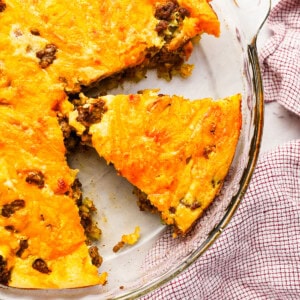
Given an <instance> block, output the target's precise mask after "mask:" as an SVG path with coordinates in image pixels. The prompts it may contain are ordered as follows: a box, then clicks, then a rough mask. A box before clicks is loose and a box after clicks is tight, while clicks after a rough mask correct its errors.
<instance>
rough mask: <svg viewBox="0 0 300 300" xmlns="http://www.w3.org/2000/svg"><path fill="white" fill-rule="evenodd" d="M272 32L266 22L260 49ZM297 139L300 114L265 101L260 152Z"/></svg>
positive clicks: (261, 34)
mask: <svg viewBox="0 0 300 300" xmlns="http://www.w3.org/2000/svg"><path fill="white" fill-rule="evenodd" d="M277 3H278V0H273V1H272V7H274V6H275V5H276V4H277ZM270 34H271V33H270V31H269V28H268V24H267V23H266V24H265V25H264V26H263V28H262V30H261V32H260V34H259V36H258V50H259V49H260V48H261V47H263V46H264V44H265V43H266V41H267V40H268V37H269V36H270ZM299 94H300V91H299ZM295 139H300V116H297V115H296V114H294V113H292V112H290V111H288V110H287V109H285V108H284V107H283V106H282V105H280V104H278V103H277V102H271V103H265V117H264V130H263V137H262V143H261V151H260V153H263V152H266V151H269V150H271V149H274V148H276V147H277V146H279V145H282V144H284V143H285V142H288V141H291V140H295Z"/></svg>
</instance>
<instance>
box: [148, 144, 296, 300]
mask: <svg viewBox="0 0 300 300" xmlns="http://www.w3.org/2000/svg"><path fill="white" fill-rule="evenodd" d="M142 299H144V300H146V299H147V300H149V299H151V300H152V299H155V300H157V299H162V300H196V299H201V300H206V299H207V300H227V299H228V300H231V299H238V300H262V299H264V300H267V299H268V300H269V299H276V300H277V299H278V300H292V299H295V300H299V299H300V140H298V141H292V142H289V143H287V144H285V145H283V146H280V147H278V148H277V149H275V150H273V151H271V152H269V153H265V154H264V155H262V156H261V158H260V160H259V163H258V165H257V168H256V170H255V172H254V175H253V180H252V182H251V184H250V186H249V188H248V191H247V193H246V196H245V198H244V199H243V201H242V202H241V204H240V207H239V209H238V210H237V212H236V214H235V215H234V217H233V218H232V220H231V222H230V223H229V225H228V226H227V227H226V230H225V231H224V232H223V233H222V234H221V236H220V237H219V239H217V241H216V242H215V243H214V244H213V245H212V246H211V247H210V248H209V249H208V250H207V252H205V254H204V255H203V256H202V257H201V258H200V259H199V260H198V261H196V263H194V264H193V265H192V266H190V267H189V268H188V269H187V270H186V271H185V272H183V273H182V274H180V275H179V276H178V277H176V278H175V279H173V280H172V281H171V282H169V283H167V284H166V285H165V286H163V287H161V288H159V289H158V290H156V291H154V292H152V293H150V294H148V295H147V296H144V297H143V298H142Z"/></svg>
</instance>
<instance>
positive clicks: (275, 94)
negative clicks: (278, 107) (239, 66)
mask: <svg viewBox="0 0 300 300" xmlns="http://www.w3.org/2000/svg"><path fill="white" fill-rule="evenodd" d="M268 26H269V28H270V29H271V31H272V32H273V35H272V37H271V38H270V39H269V41H268V43H267V44H266V45H265V46H264V47H263V49H262V51H261V53H260V61H261V66H262V74H263V83H264V89H265V101H266V102H271V101H278V102H279V103H280V104H282V105H283V106H285V107H286V108H287V109H289V110H290V111H292V112H294V113H296V114H298V115H300V0H281V1H280V2H279V3H278V4H277V5H276V6H275V7H274V9H273V10H272V11H271V13H270V16H269V18H268Z"/></svg>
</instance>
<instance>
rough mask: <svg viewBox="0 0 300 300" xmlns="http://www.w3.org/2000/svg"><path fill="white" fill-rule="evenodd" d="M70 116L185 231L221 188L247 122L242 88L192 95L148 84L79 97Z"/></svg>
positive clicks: (148, 201)
mask: <svg viewBox="0 0 300 300" xmlns="http://www.w3.org/2000/svg"><path fill="white" fill-rule="evenodd" d="M81 102H82V103H84V104H82V105H79V106H78V107H77V109H76V110H75V111H74V112H72V113H71V114H70V124H71V125H72V126H73V127H75V128H76V130H77V132H78V133H79V134H80V135H83V136H86V133H87V132H88V134H89V135H90V136H91V143H92V145H93V147H95V149H96V150H97V152H98V153H99V155H100V156H102V157H103V158H104V159H105V160H106V161H107V163H112V164H113V165H114V166H115V168H116V170H117V171H118V173H119V174H120V175H121V176H123V177H125V178H126V179H127V180H128V181H129V182H131V183H132V184H133V185H134V186H135V187H136V188H137V189H138V190H139V195H140V196H141V197H140V203H141V206H142V207H145V206H147V207H150V208H152V209H153V210H155V211H157V212H159V213H160V215H161V217H162V219H163V221H164V222H165V223H166V224H169V225H173V226H174V227H175V232H176V233H180V234H185V233H186V232H187V231H188V230H189V229H190V228H191V227H192V225H193V224H194V222H195V221H196V220H197V219H198V218H199V217H200V216H201V215H202V214H203V212H204V210H205V209H206V208H207V207H208V206H209V204H210V203H211V202H212V201H213V200H214V198H215V197H216V195H218V193H219V191H220V188H221V186H222V183H223V181H224V179H225V176H226V174H227V173H228V170H229V167H230V164H231V162H232V159H233V157H234V153H235V149H236V146H237V142H238V139H239V134H240V128H241V123H242V120H241V118H242V116H241V96H240V95H239V94H237V95H234V96H231V97H227V98H225V99H220V100H217V101H214V100H212V99H201V100H195V101H189V100H186V99H184V98H182V97H178V96H167V95H160V94H158V93H157V91H154V90H146V91H144V92H142V93H140V94H135V95H117V96H104V97H100V98H98V99H87V98H84V97H82V99H81Z"/></svg>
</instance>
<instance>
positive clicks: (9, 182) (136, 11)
mask: <svg viewBox="0 0 300 300" xmlns="http://www.w3.org/2000/svg"><path fill="white" fill-rule="evenodd" d="M164 3H165V1H151V0H143V1H140V0H139V1H137V0H122V1H112V0H106V1H85V0H80V1H66V0H62V1H52V0H48V1H41V0H26V1H24V0H0V28H1V30H0V49H1V51H0V283H1V284H5V285H10V286H13V287H22V288H69V287H79V286H88V285H94V284H103V283H105V281H106V274H105V273H103V274H102V275H99V274H98V269H97V267H96V266H94V265H92V263H91V259H90V257H89V253H88V247H87V246H86V236H85V233H84V230H83V228H82V225H81V220H80V217H79V212H78V207H77V205H76V203H75V201H74V199H73V197H72V193H73V190H72V184H73V182H74V180H75V177H76V174H77V171H76V170H72V169H71V168H70V167H69V166H68V164H67V161H66V157H65V154H66V149H65V146H64V137H63V134H62V131H61V128H60V125H59V122H58V119H57V114H58V113H60V114H63V115H65V114H67V113H68V112H69V111H71V110H73V106H72V104H71V103H69V102H68V95H67V92H78V91H79V90H80V88H81V86H82V85H88V84H90V83H92V82H94V81H96V80H100V79H101V78H104V77H107V76H110V75H111V74H114V73H116V72H120V71H121V70H123V69H126V68H128V67H131V66H135V65H138V64H140V63H142V62H143V60H144V59H145V58H146V55H147V53H148V52H149V51H148V50H149V49H150V48H152V49H157V51H159V49H160V48H162V47H163V46H164V43H165V41H164V40H163V38H162V37H161V36H159V34H158V33H157V30H156V26H157V24H158V22H159V21H158V19H157V18H155V17H154V14H155V10H156V9H157V5H160V4H162V5H163V4H164ZM179 4H180V5H182V7H185V8H186V9H188V10H189V16H187V17H186V18H185V20H184V22H183V23H184V24H183V25H182V28H181V29H180V30H179V31H178V35H176V39H175V38H174V39H173V41H171V42H170V45H169V47H170V49H176V47H180V46H181V45H182V44H183V43H186V41H187V40H189V39H190V38H192V37H194V36H195V35H198V34H201V33H202V32H207V33H211V34H214V35H216V36H217V35H218V34H219V23H218V20H217V17H216V15H215V14H214V12H213V10H212V9H211V7H210V5H209V4H208V2H207V1H204V0H199V1H191V0H188V1H179ZM199 9H201V12H199V11H198V10H199Z"/></svg>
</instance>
